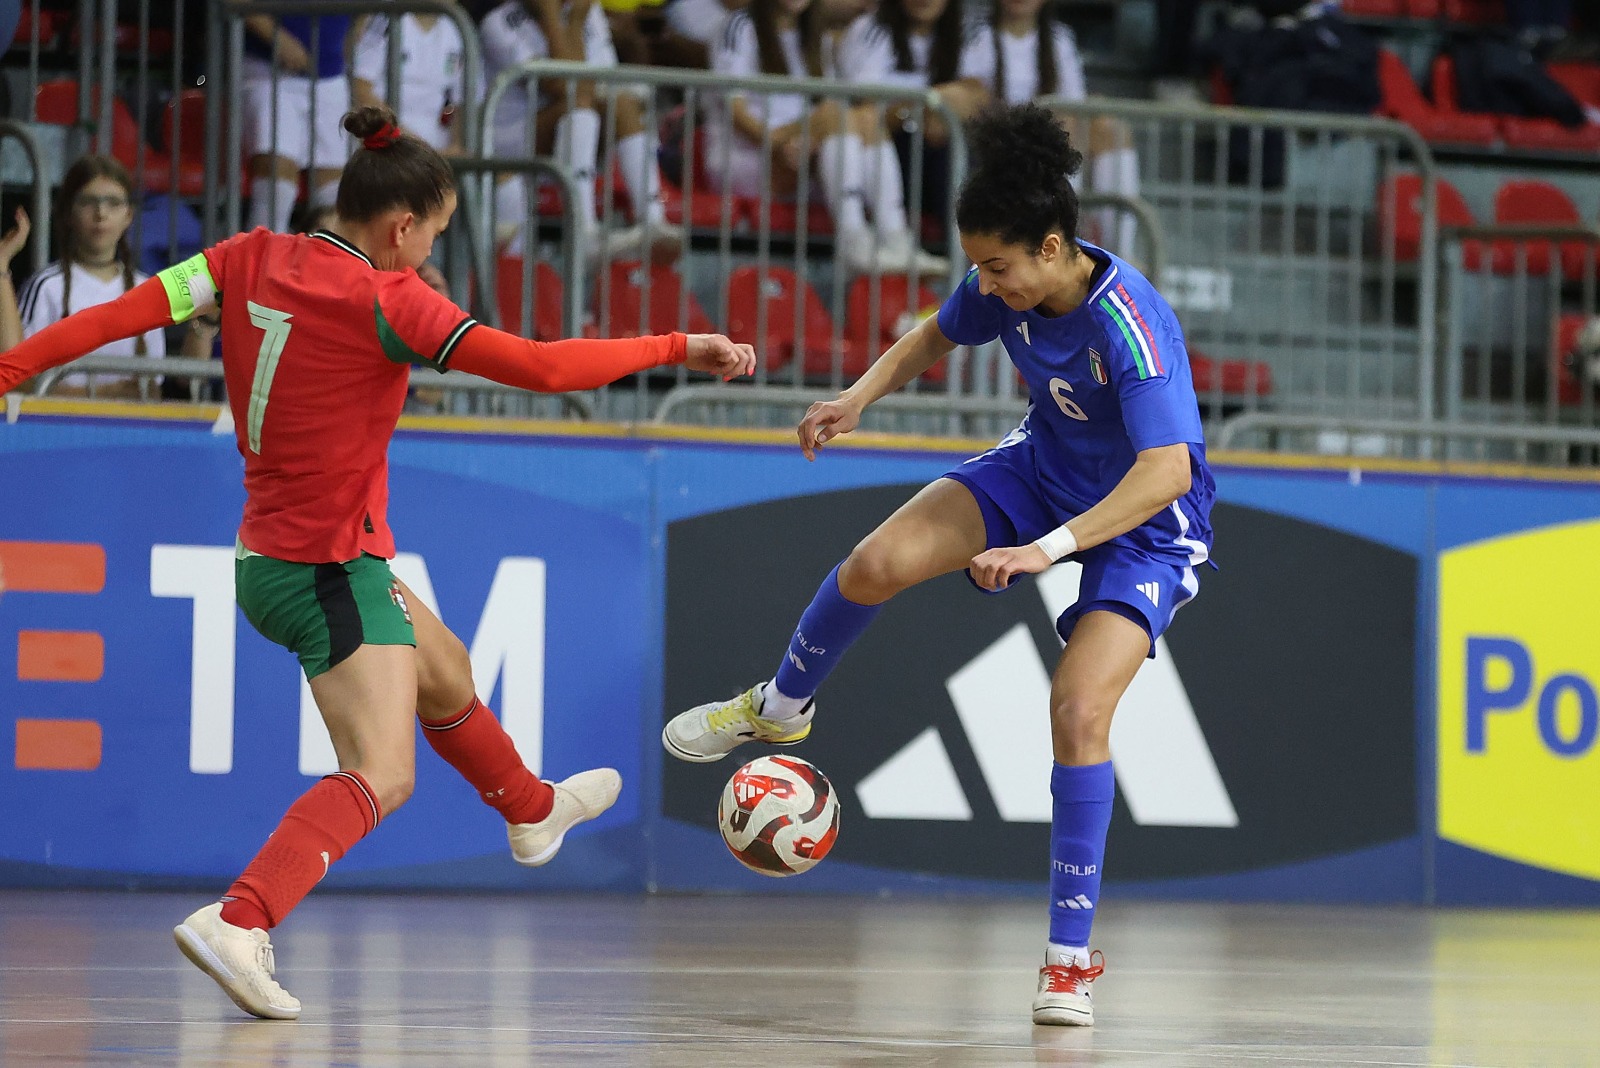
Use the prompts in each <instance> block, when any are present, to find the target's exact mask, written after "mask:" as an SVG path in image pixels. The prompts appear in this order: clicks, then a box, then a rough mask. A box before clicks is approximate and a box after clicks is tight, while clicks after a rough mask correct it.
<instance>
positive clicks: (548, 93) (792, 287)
mask: <svg viewBox="0 0 1600 1068" xmlns="http://www.w3.org/2000/svg"><path fill="white" fill-rule="evenodd" d="M553 85H554V86H559V88H558V89H552V88H551V86H553ZM541 87H542V91H543V92H544V93H545V99H546V100H547V101H554V102H561V103H564V105H565V108H566V110H567V111H568V112H571V111H572V110H574V109H577V108H579V107H580V106H582V103H586V102H587V100H588V99H589V97H590V96H591V95H592V97H593V98H594V104H593V108H594V110H596V111H597V112H598V113H599V114H600V117H601V124H602V129H603V130H604V131H605V135H604V136H603V137H602V139H601V143H602V146H603V153H602V155H601V157H600V159H599V160H598V161H597V164H598V165H597V167H596V170H595V175H596V185H597V194H598V198H599V200H598V204H599V206H600V209H601V224H602V225H601V227H600V229H599V230H598V232H597V233H596V234H595V239H594V241H593V243H592V251H593V254H594V257H595V260H596V261H597V262H595V263H594V267H595V277H594V279H593V282H592V284H590V285H589V286H587V287H586V290H585V293H584V299H583V306H584V308H585V310H586V312H587V313H589V314H591V315H592V316H593V320H592V322H593V327H594V329H595V331H596V332H597V333H599V334H600V335H602V336H617V335H633V334H642V333H658V332H661V331H662V330H667V329H682V330H685V331H689V332H694V331H695V330H696V329H697V328H698V329H699V330H707V329H719V330H723V331H725V332H727V333H729V334H730V336H733V337H734V338H735V339H736V340H741V341H750V342H752V343H754V344H755V345H756V347H757V349H758V354H759V356H760V363H759V366H758V369H757V372H756V381H755V384H756V385H757V386H759V387H763V391H762V392H759V393H750V394H749V395H748V404H749V405H750V406H751V409H752V410H751V411H750V412H749V413H746V415H745V416H744V417H743V421H745V422H746V423H748V424H753V425H775V424H776V423H778V422H781V421H782V420H784V419H786V418H787V415H786V410H787V408H788V407H789V405H786V404H785V405H779V406H778V407H774V403H773V401H772V399H771V398H772V397H773V394H772V393H771V392H770V388H769V387H780V386H781V387H785V388H789V389H792V390H803V389H805V388H807V387H808V386H812V387H814V386H817V385H819V384H826V385H828V386H830V387H831V388H834V389H838V388H840V387H841V386H842V385H843V384H845V383H847V382H849V381H853V380H854V379H855V378H856V377H858V376H859V374H860V373H861V371H863V370H865V367H866V365H867V363H868V361H870V359H872V358H874V357H875V356H876V355H877V354H878V351H880V350H881V348H882V347H883V346H882V345H881V344H880V343H881V342H882V341H883V337H882V331H871V330H870V324H881V323H883V322H884V320H885V319H886V318H887V319H889V320H891V321H897V320H899V319H900V318H902V316H903V315H905V314H913V315H914V314H915V313H917V312H920V311H922V310H923V306H924V305H925V304H927V303H929V302H931V301H934V300H937V299H939V298H942V296H943V295H944V294H946V293H948V292H949V287H950V286H952V285H954V284H955V283H956V282H957V281H959V279H960V277H961V274H962V271H963V267H964V264H962V263H960V262H957V261H956V260H955V259H954V258H951V259H950V260H949V261H948V262H947V263H945V264H943V265H942V269H941V270H940V271H939V272H938V274H937V279H938V284H937V285H936V286H934V287H927V286H923V285H921V284H920V281H921V278H922V277H927V274H928V272H919V271H915V270H911V271H908V270H907V269H906V268H905V266H904V265H902V266H900V267H899V269H898V270H896V269H890V268H888V267H887V266H885V265H882V264H879V263H878V257H877V252H878V250H877V247H876V246H874V250H873V261H872V263H871V264H870V265H869V266H868V268H867V269H866V270H865V271H863V272H862V273H861V274H860V275H856V274H854V273H853V272H851V271H850V270H849V269H848V265H847V264H846V263H845V262H844V259H843V258H842V257H840V256H838V255H833V253H834V252H835V251H836V250H837V245H836V243H835V242H836V241H842V240H843V237H846V236H848V235H839V234H836V233H834V221H833V220H832V219H831V217H829V216H828V214H827V213H826V212H825V211H823V210H820V208H819V209H818V210H813V207H814V205H816V204H818V202H819V198H818V197H815V196H814V194H815V193H817V192H818V191H819V189H818V187H819V186H820V185H821V184H822V183H824V182H826V181H828V180H829V178H830V177H831V178H832V179H833V180H834V181H836V182H837V181H841V180H842V174H841V173H840V172H839V171H837V170H836V171H835V173H834V174H832V175H831V176H830V175H828V174H826V173H823V172H821V171H819V172H818V173H816V174H813V172H812V170H811V169H810V168H809V167H801V168H799V169H798V174H797V185H796V188H795V191H794V197H793V199H792V200H782V199H779V198H778V197H775V196H774V194H773V191H772V181H771V178H772V169H771V167H772V165H771V148H772V131H771V129H770V128H768V129H766V130H765V131H764V137H763V141H762V142H761V144H760V145H759V146H757V147H758V148H759V152H758V153H757V156H758V158H759V167H758V173H757V174H756V175H755V176H754V183H753V184H754V186H755V189H754V191H753V195H744V194H742V193H741V191H740V190H739V189H738V188H737V187H736V186H735V185H734V184H733V183H732V182H731V181H729V180H727V175H728V171H729V162H730V155H731V153H732V151H733V149H732V146H733V144H734V141H735V135H734V133H733V121H732V115H731V109H730V108H727V107H724V106H721V103H720V102H721V100H722V99H723V98H724V97H725V95H726V94H729V93H739V94H741V95H745V96H756V97H765V98H768V99H771V98H774V97H788V98H791V99H795V98H798V99H799V100H801V101H803V103H802V104H801V105H800V106H799V117H798V119H797V120H796V121H797V122H798V124H799V129H800V135H799V141H798V144H797V147H796V153H795V154H796V157H797V158H798V159H801V160H809V159H811V158H812V156H813V154H814V150H816V149H818V148H820V142H821V141H822V138H820V137H817V136H814V135H813V132H812V125H811V120H812V117H813V116H814V115H816V114H817V113H818V111H819V110H820V109H823V108H835V109H838V110H839V111H840V112H841V113H842V112H845V111H848V109H849V108H850V107H852V106H855V107H863V108H866V109H869V110H870V111H871V118H872V121H873V122H875V123H876V124H877V125H879V126H882V125H884V120H885V116H886V114H887V111H888V109H889V108H891V107H895V106H897V105H905V106H907V107H908V108H910V109H911V115H912V117H913V120H914V121H913V123H912V124H911V125H913V126H914V128H915V132H914V133H913V134H912V137H911V151H910V154H909V155H910V160H911V172H910V174H909V175H908V178H909V180H908V181H907V182H906V183H905V184H906V188H907V190H908V192H907V195H906V199H905V210H906V215H907V217H908V219H909V220H910V221H911V223H912V227H913V230H912V232H913V234H917V232H918V230H919V229H920V226H919V223H920V220H921V219H922V217H923V215H924V210H923V209H924V207H925V205H924V204H923V202H922V183H921V168H922V163H921V160H922V155H923V148H924V137H925V133H924V131H925V130H926V128H927V119H928V117H929V116H930V115H937V116H939V118H940V119H941V121H942V122H943V123H944V124H945V125H946V126H947V127H948V128H949V129H950V130H951V131H952V133H951V137H950V143H949V159H950V169H951V173H952V178H951V182H950V188H951V190H953V189H954V188H955V186H956V185H957V184H958V183H959V178H960V175H961V174H963V173H964V171H965V168H966V145H965V140H964V138H963V136H962V134H961V131H960V121H959V119H958V118H957V117H956V115H955V113H954V112H952V111H951V110H950V109H949V107H948V106H947V105H946V104H945V103H944V101H943V100H942V99H941V98H940V97H939V96H938V95H937V94H934V93H932V92H929V91H926V90H921V91H918V90H908V89H896V88H890V87H876V86H860V85H845V84H841V83H839V82H834V81H826V80H820V79H790V78H774V77H752V78H729V77H724V76H720V75H714V74H710V73H706V72H701V71H685V70H669V69H656V68H639V67H617V68H608V69H599V68H595V67H591V66H588V65H586V64H582V63H570V62H557V61H548V60H542V61H538V62H534V63H529V64H526V65H524V66H521V67H516V68H512V69H510V70H506V71H502V72H501V73H500V74H499V75H497V76H496V78H495V80H494V82H493V83H492V84H491V86H490V88H489V92H488V96H487V98H486V100H485V103H484V108H483V116H482V123H483V128H482V132H481V138H482V142H483V144H484V145H485V146H486V151H487V150H488V147H489V146H494V151H493V152H491V157H490V158H496V157H499V158H505V153H506V152H507V149H508V144H511V145H513V146H514V150H515V151H517V152H519V153H531V152H532V151H534V150H535V148H536V147H537V141H536V131H535V126H534V119H535V109H534V108H533V107H528V108H526V109H525V110H524V115H523V118H522V120H521V122H520V124H519V123H517V122H515V121H513V122H511V123H506V122H504V121H502V119H501V113H502V111H503V105H504V102H505V101H506V99H507V97H508V96H509V95H510V94H513V93H523V94H528V95H530V97H531V96H533V95H535V94H538V93H540V92H541ZM630 93H632V94H635V95H636V96H637V97H638V98H639V100H640V104H639V105H638V106H639V108H640V110H641V111H642V123H641V125H642V127H643V129H644V130H646V131H658V130H660V129H661V127H662V126H663V121H662V120H663V117H664V114H665V111H666V108H665V107H664V106H663V103H662V101H663V97H664V96H665V95H666V94H669V93H670V94H671V95H672V97H673V98H674V99H675V100H677V101H678V102H677V103H676V104H674V105H673V107H672V113H673V118H674V124H673V125H675V126H676V128H677V129H678V131H679V135H678V138H677V142H676V143H675V144H673V145H670V146H669V148H670V149H671V150H673V151H674V152H675V153H676V155H677V157H678V165H677V166H676V167H669V168H667V173H666V174H665V178H666V182H667V186H666V187H665V188H666V191H667V194H668V195H669V196H670V197H672V198H674V201H675V203H674V204H673V205H670V206H669V207H670V208H671V210H670V212H669V214H667V216H666V217H665V219H663V218H660V217H657V218H651V217H650V216H649V215H647V214H646V213H645V212H644V211H642V210H640V208H641V207H642V206H641V205H634V207H635V213H634V214H635V224H634V225H635V227H636V228H637V229H638V231H639V232H638V234H637V236H636V238H635V239H634V240H633V241H632V242H631V243H630V246H629V247H630V248H636V249H637V250H638V251H637V252H636V253H635V254H633V255H632V256H631V257H630V258H628V259H619V260H618V261H617V262H609V261H611V260H612V258H613V257H612V255H611V250H610V247H609V246H610V245H611V243H612V242H613V241H614V239H615V238H616V235H617V234H618V232H619V231H621V230H622V229H623V227H622V219H621V215H620V212H619V210H618V201H619V200H620V199H621V196H620V194H625V193H629V192H633V191H632V190H627V189H623V188H619V186H621V185H623V184H625V183H624V182H623V181H620V180H619V175H618V171H619V165H618V164H619V161H618V160H617V158H616V152H615V150H616V145H617V142H618V137H617V129H618V125H619V114H620V105H619V102H620V101H621V100H622V99H623V98H624V97H625V96H627V95H628V94H630ZM708 146H713V147H708ZM715 146H720V149H721V151H720V158H714V157H716V156H718V155H719V153H718V152H717V151H716V147H715ZM719 185H720V188H718V186H719ZM529 199H533V196H532V195H531V194H530V195H529ZM490 207H491V214H490V218H489V221H488V225H487V226H485V227H482V229H484V230H486V231H488V232H490V233H504V232H505V228H504V227H503V226H502V225H501V224H502V219H501V218H500V216H499V213H498V208H497V206H495V205H490ZM926 207H928V208H930V209H932V210H931V212H930V214H931V215H932V216H933V217H934V218H936V219H938V220H940V223H941V225H942V228H943V230H944V233H945V234H946V235H949V234H953V233H954V203H953V197H951V198H947V200H946V202H944V203H941V204H935V205H926ZM669 229H670V230H671V231H673V233H672V235H671V240H673V241H676V240H678V231H679V230H680V229H681V231H682V232H683V233H682V240H683V242H684V247H683V253H682V255H681V256H679V257H676V259H677V263H676V266H675V267H673V266H669V262H670V260H671V259H672V258H673V257H672V256H671V255H670V254H669V255H667V256H660V255H658V254H657V252H656V250H657V248H659V247H660V245H661V244H662V242H658V241H657V240H656V238H657V237H658V236H660V233H661V231H665V230H669ZM518 237H519V240H518V241H517V244H518V245H520V247H522V248H524V249H527V250H530V252H532V251H533V250H536V249H537V246H538V244H539V238H540V234H539V233H538V232H537V231H531V230H530V229H529V228H526V227H523V228H521V233H520V234H519V235H518ZM947 239H948V238H947V237H946V238H943V239H942V240H947ZM952 244H953V243H952ZM530 258H531V257H530ZM819 260H820V261H821V263H820V264H819V262H818V261H819ZM506 262H507V261H506V258H505V257H499V258H498V259H497V267H503V266H504V265H505V264H506ZM532 273H533V272H528V271H525V272H524V274H525V275H526V276H531V275H532ZM586 273H587V272H585V274H586ZM858 279H860V280H859V281H858ZM525 281H526V279H525ZM561 281H562V282H564V284H565V287H566V289H567V290H568V291H570V289H571V288H572V287H573V286H575V285H578V286H584V285H585V283H586V282H588V279H587V278H586V277H584V275H581V274H580V275H568V276H567V277H565V278H564V279H561ZM924 297H926V298H927V299H926V300H925V299H924ZM895 308H898V310H892V309H895ZM523 321H526V320H523ZM862 323H865V324H869V330H868V332H867V336H861V333H859V332H858V333H857V334H856V335H854V336H852V335H851V333H850V327H851V325H852V324H856V325H859V324H862ZM956 360H957V363H956V365H955V366H952V367H951V368H950V370H949V372H948V379H947V382H948V383H950V384H949V385H945V386H936V385H931V384H929V383H926V382H924V383H919V384H917V385H916V386H913V387H912V389H913V390H924V391H934V392H938V393H940V394H941V395H944V394H956V395H959V394H960V392H961V390H962V387H961V386H959V385H956V383H959V382H961V380H962V379H963V377H964V375H965V374H966V369H965V366H964V361H963V359H962V358H961V357H959V356H958V357H957V358H956ZM688 382H689V379H688V377H687V373H686V372H684V371H683V370H682V369H676V370H674V371H672V372H664V373H662V372H658V373H652V374H646V375H641V376H638V378H637V379H636V380H635V381H634V382H633V383H630V384H629V385H628V386H627V387H625V388H624V387H616V386H614V387H610V388H607V389H604V390H600V391H598V392H597V405H598V410H599V411H600V412H601V413H602V417H603V418H610V419H621V420H644V419H649V418H652V416H653V413H654V408H655V405H656V404H657V403H658V400H659V397H660V395H661V393H662V392H663V391H664V390H666V389H668V388H672V387H675V386H681V385H685V384H687V383H688Z"/></svg>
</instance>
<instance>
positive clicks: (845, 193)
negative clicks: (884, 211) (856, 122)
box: [817, 134, 867, 231]
mask: <svg viewBox="0 0 1600 1068" xmlns="http://www.w3.org/2000/svg"><path fill="white" fill-rule="evenodd" d="M865 153H866V145H864V144H862V143H861V138H859V137H857V136H856V135H855V134H840V135H836V136H834V137H829V138H826V139H825V140H823V142H822V144H820V145H818V146H817V164H818V168H817V169H818V175H817V180H818V181H819V182H820V183H821V184H822V193H823V196H824V197H826V198H827V201H828V210H829V211H830V212H831V213H832V214H833V225H834V228H835V229H836V230H838V231H845V230H863V229H865V228H866V225H867V212H866V208H864V207H863V206H862V194H863V185H862V179H863V177H864V175H863V173H862V172H863V171H864V169H865V168H864V166H863V165H864V163H865V158H864V157H865Z"/></svg>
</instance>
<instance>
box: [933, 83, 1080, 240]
mask: <svg viewBox="0 0 1600 1068" xmlns="http://www.w3.org/2000/svg"><path fill="white" fill-rule="evenodd" d="M967 143H968V144H969V145H970V146H971V148H972V169H971V171H970V173H969V174H968V175H967V179H966V181H965V182H964V183H962V186H961V194H960V196H959V197H958V199H957V200H956V225H957V226H959V227H960V228H961V230H962V231H963V232H964V233H980V234H990V235H992V236H994V237H997V238H999V239H1000V240H1002V241H1004V242H1005V243H1007V244H1020V245H1026V246H1027V247H1028V248H1029V249H1037V248H1038V247H1039V246H1040V245H1041V244H1043V243H1044V239H1045V238H1046V237H1047V236H1049V235H1050V233H1051V232H1052V231H1058V232H1060V234H1061V236H1062V237H1063V238H1065V239H1066V240H1067V241H1075V240H1077V236H1078V194H1077V193H1076V192H1075V191H1074V190H1073V188H1072V183H1071V182H1070V181H1068V179H1069V178H1070V177H1071V176H1072V175H1074V174H1076V173H1077V172H1078V169H1079V168H1080V167H1082V166H1083V153H1082V152H1079V151H1078V150H1077V149H1076V148H1074V147H1072V139H1071V138H1070V137H1068V136H1067V131H1066V130H1065V129H1064V128H1063V127H1062V125H1061V123H1060V121H1059V120H1058V119H1057V118H1056V116H1055V115H1054V114H1053V113H1051V112H1050V111H1049V110H1047V109H1045V108H1042V107H1040V106H1039V105H1037V104H1018V105H1015V106H1011V107H1006V106H998V107H990V108H987V109H985V110H984V111H982V112H981V113H979V114H978V116H977V117H976V118H974V119H973V120H972V122H971V124H970V125H969V126H968V128H967Z"/></svg>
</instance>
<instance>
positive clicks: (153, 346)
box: [0, 156, 210, 398]
mask: <svg viewBox="0 0 1600 1068" xmlns="http://www.w3.org/2000/svg"><path fill="white" fill-rule="evenodd" d="M14 222H15V225H14V226H13V227H12V228H11V229H9V230H7V231H6V233H5V234H4V236H0V352H3V351H6V350H9V349H11V348H13V347H15V346H16V345H18V344H20V343H21V342H22V340H23V339H24V338H29V337H32V336H33V335H34V334H37V333H38V332H39V331H40V330H43V329H44V328H45V327H47V326H49V325H50V324H51V323H54V322H57V321H58V320H61V319H64V318H66V317H67V316H68V315H70V314H71V313H73V312H75V311H79V310H81V309H83V308H91V307H94V306H95V305H97V304H105V303H107V302H108V301H112V300H116V299H117V298H118V297H120V296H122V294H124V293H126V292H127V291H128V290H130V289H132V288H133V287H134V286H136V285H138V284H139V283H140V282H143V281H144V280H145V279H146V278H148V277H149V276H148V275H146V274H145V273H144V272H143V271H140V270H138V269H136V268H135V266H134V256H133V252H132V249H131V247H130V245H129V243H128V230H129V228H130V227H131V226H132V225H133V180H132V179H131V178H130V177H129V176H128V172H127V170H126V169H125V168H124V167H123V166H122V164H120V163H118V162H117V161H116V160H114V159H111V158H109V157H107V156H84V157H83V158H82V159H79V160H78V161H77V162H76V163H74V164H73V165H72V166H71V167H70V168H68V170H67V173H66V175H65V176H64V177H63V179H62V182H61V189H60V192H59V194H58V196H57V200H56V209H55V216H54V222H55V233H56V240H57V242H58V244H59V249H60V258H59V259H57V260H55V261H54V262H51V263H49V264H47V265H45V266H44V267H43V268H41V269H40V270H38V271H36V272H35V273H34V274H33V276H32V277H31V278H29V279H28V283H27V285H25V286H23V287H22V291H21V296H20V298H19V297H18V294H17V290H16V289H15V288H13V283H12V278H11V262H12V260H13V259H14V258H15V257H16V255H17V253H19V252H20V251H22V248H23V246H24V245H26V244H27V242H28V235H29V230H30V225H31V220H29V218H28V215H27V213H26V212H25V211H23V210H22V209H21V208H18V209H17V212H16V215H15V217H14ZM190 339H192V343H191V340H190ZM191 349H193V350H194V351H193V355H198V356H207V355H210V352H209V346H208V345H207V344H206V343H205V339H204V338H203V337H201V335H200V334H199V333H198V332H197V331H191V333H190V334H189V335H187V336H186V339H185V342H184V354H185V355H189V354H191V353H190V350H191ZM166 354H167V339H166V335H165V334H163V333H162V332H161V331H160V330H152V331H150V332H149V333H147V334H141V335H139V336H138V337H135V338H128V339H126V340H122V341H114V342H112V343H110V344H108V345H106V346H104V347H103V348H100V349H97V350H96V351H95V352H94V353H92V355H96V356H165V355H166ZM52 392H53V393H55V394H57V395H69V396H70V395H76V396H83V395H86V394H91V393H92V395H94V396H98V397H121V398H131V397H138V396H141V395H148V396H152V397H154V396H158V395H159V390H158V389H157V388H156V383H155V381H154V380H152V381H151V383H150V385H149V387H148V389H146V390H143V391H141V388H140V385H139V382H138V380H137V379H135V378H130V377H128V376H124V375H115V374H92V375H91V374H84V373H81V372H79V373H69V374H67V375H66V376H65V377H64V378H62V380H61V381H60V382H58V383H57V384H56V386H55V388H54V389H53V390H52Z"/></svg>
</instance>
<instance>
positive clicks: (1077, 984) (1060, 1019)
mask: <svg viewBox="0 0 1600 1068" xmlns="http://www.w3.org/2000/svg"><path fill="white" fill-rule="evenodd" d="M1096 957H1098V958H1099V960H1098V961H1096V960H1095V958H1096ZM1105 970H1106V966H1105V956H1104V954H1102V953H1101V952H1100V951H1099V950H1098V949H1097V950H1095V951H1094V953H1093V954H1091V955H1090V957H1089V964H1088V965H1087V966H1085V965H1082V964H1079V963H1077V962H1076V961H1074V962H1073V963H1071V964H1046V965H1045V966H1044V967H1043V968H1040V969H1039V993H1037V994H1036V995H1034V998H1033V1022H1034V1023H1036V1024H1054V1025H1057V1026H1065V1027H1092V1026H1094V1002H1093V1001H1092V1000H1091V999H1090V997H1089V984H1090V983H1092V982H1094V981H1095V980H1096V979H1098V978H1100V976H1101V975H1102V974H1103V973H1104V972H1105Z"/></svg>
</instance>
